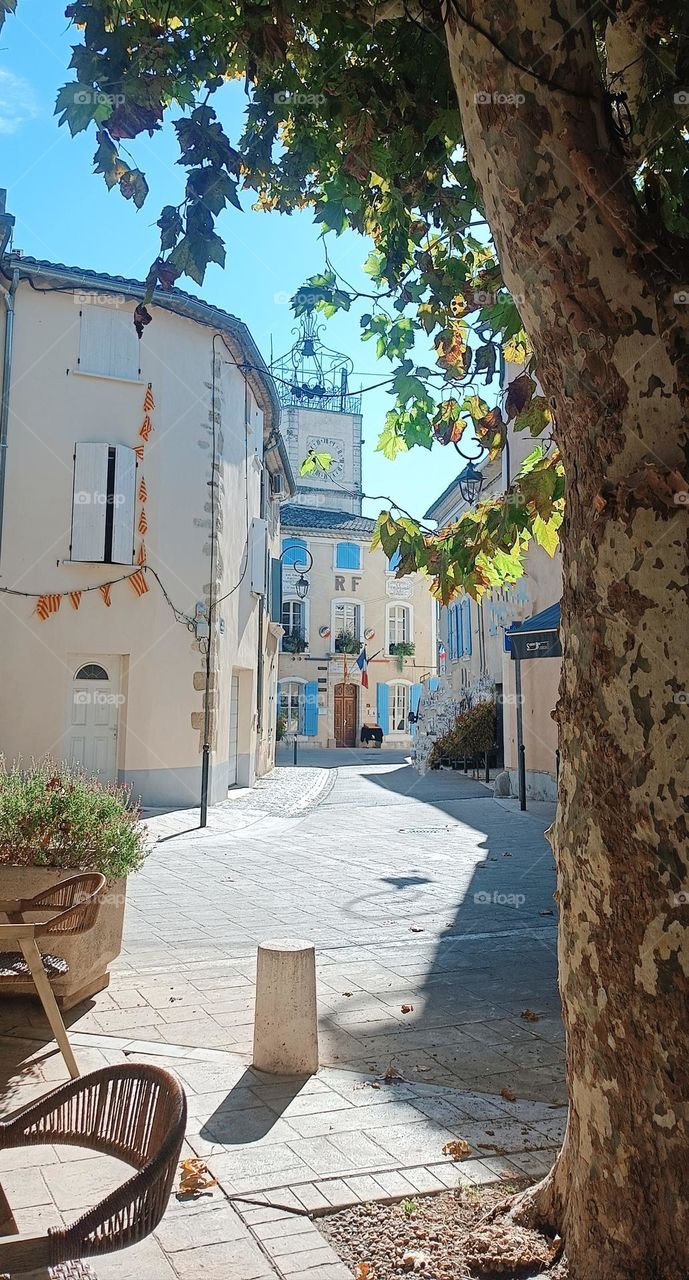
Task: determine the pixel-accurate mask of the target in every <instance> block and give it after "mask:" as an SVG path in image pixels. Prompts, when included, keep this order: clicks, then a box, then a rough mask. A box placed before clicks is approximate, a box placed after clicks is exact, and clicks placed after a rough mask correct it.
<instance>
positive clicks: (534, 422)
mask: <svg viewBox="0 0 689 1280" xmlns="http://www.w3.org/2000/svg"><path fill="white" fill-rule="evenodd" d="M552 420H553V415H552V413H551V412H550V409H549V407H548V401H547V400H546V399H545V396H534V397H533V399H532V401H531V403H530V404H529V406H528V408H527V409H525V410H524V411H523V412H522V413H518V414H517V416H516V418H515V419H514V430H515V431H528V432H529V433H530V434H531V435H532V436H540V435H541V433H542V432H543V431H545V429H546V427H549V426H550V424H551V422H552Z"/></svg>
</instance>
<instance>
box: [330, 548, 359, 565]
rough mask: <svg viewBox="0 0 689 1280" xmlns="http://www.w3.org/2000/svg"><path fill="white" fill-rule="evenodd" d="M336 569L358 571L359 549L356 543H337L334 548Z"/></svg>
mask: <svg viewBox="0 0 689 1280" xmlns="http://www.w3.org/2000/svg"><path fill="white" fill-rule="evenodd" d="M335 568H336V569H360V568H361V547H360V546H359V545H358V543H356V542H338V543H337V545H336V547H335Z"/></svg>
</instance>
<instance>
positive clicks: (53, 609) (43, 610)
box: [36, 595, 62, 622]
mask: <svg viewBox="0 0 689 1280" xmlns="http://www.w3.org/2000/svg"><path fill="white" fill-rule="evenodd" d="M61 600H62V596H60V595H50V596H39V597H38V601H37V604H36V613H37V614H38V616H39V618H40V619H41V622H45V620H46V618H49V617H50V615H51V613H57V611H58V609H59V608H60V601H61Z"/></svg>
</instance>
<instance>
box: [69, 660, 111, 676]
mask: <svg viewBox="0 0 689 1280" xmlns="http://www.w3.org/2000/svg"><path fill="white" fill-rule="evenodd" d="M74 679H75V680H109V679H110V676H109V675H108V673H107V671H106V670H105V667H101V666H99V665H98V663H97V662H87V663H86V666H85V667H80V668H79V670H78V671H77V674H76V675H75V677H74Z"/></svg>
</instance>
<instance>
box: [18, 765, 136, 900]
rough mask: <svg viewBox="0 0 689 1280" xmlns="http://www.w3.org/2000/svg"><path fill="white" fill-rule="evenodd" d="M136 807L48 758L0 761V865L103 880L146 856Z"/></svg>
mask: <svg viewBox="0 0 689 1280" xmlns="http://www.w3.org/2000/svg"><path fill="white" fill-rule="evenodd" d="M138 818H139V811H138V808H133V807H132V806H131V804H130V798H129V793H128V791H127V789H126V788H124V787H121V786H117V785H116V784H114V783H101V782H98V780H97V779H95V778H91V777H88V776H87V775H86V774H84V773H82V772H81V771H80V770H78V769H73V768H70V767H69V766H66V765H63V764H59V765H58V764H55V762H54V761H52V760H45V761H42V762H41V763H35V762H34V763H32V764H31V765H30V767H28V768H22V767H21V766H20V765H19V764H16V763H15V764H14V765H12V767H11V768H7V767H6V765H5V763H4V761H0V865H1V864H2V863H5V864H8V863H13V864H15V865H16V864H17V863H19V864H23V865H25V866H33V867H60V868H64V869H65V870H69V871H80V870H87V871H91V870H95V871H101V872H102V873H103V875H105V876H107V877H108V879H109V880H114V879H116V878H117V877H118V876H124V875H128V874H129V873H130V872H132V871H136V870H138V868H139V867H140V866H141V864H142V863H143V860H144V858H145V856H146V846H145V833H144V831H143V829H142V828H141V826H140V825H139V823H138Z"/></svg>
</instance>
